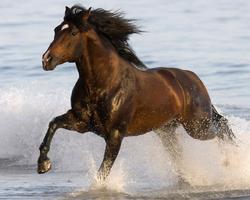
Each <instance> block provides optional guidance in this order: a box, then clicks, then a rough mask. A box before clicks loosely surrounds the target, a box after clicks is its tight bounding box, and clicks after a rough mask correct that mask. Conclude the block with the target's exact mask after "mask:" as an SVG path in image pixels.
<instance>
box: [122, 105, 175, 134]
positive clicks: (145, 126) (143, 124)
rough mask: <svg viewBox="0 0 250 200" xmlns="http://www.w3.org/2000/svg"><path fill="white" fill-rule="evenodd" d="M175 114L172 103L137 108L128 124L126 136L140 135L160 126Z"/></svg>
mask: <svg viewBox="0 0 250 200" xmlns="http://www.w3.org/2000/svg"><path fill="white" fill-rule="evenodd" d="M177 115H178V114H177V109H176V107H175V106H174V105H173V104H172V105H171V104H167V105H164V106H162V107H158V108H156V107H155V108H152V107H150V106H148V107H145V109H142V110H137V111H136V112H135V114H134V116H133V117H132V119H131V121H130V123H129V125H128V131H127V135H126V136H132V135H141V134H144V133H146V132H149V131H152V130H154V129H157V128H160V127H161V126H162V125H164V124H166V123H167V122H169V121H171V120H172V119H174V118H176V117H177Z"/></svg>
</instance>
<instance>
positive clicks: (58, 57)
mask: <svg viewBox="0 0 250 200" xmlns="http://www.w3.org/2000/svg"><path fill="white" fill-rule="evenodd" d="M90 10H91V8H89V9H88V10H83V9H82V8H77V7H72V8H68V7H66V10H65V17H64V21H63V22H62V23H61V24H60V25H58V26H57V27H56V28H55V29H54V31H55V36H54V40H53V41H52V42H51V44H50V46H49V48H48V49H47V51H46V52H45V53H44V54H43V57H42V63H43V69H44V70H53V69H55V67H56V66H57V65H60V64H63V63H65V62H76V61H77V60H78V59H79V58H80V56H81V47H82V43H83V42H82V38H83V36H84V34H86V32H87V31H88V29H89V27H90V26H89V24H88V18H89V15H90Z"/></svg>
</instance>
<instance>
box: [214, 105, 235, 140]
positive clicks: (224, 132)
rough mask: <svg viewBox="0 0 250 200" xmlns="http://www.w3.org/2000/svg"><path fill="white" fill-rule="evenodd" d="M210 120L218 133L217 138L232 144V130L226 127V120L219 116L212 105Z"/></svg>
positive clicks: (233, 136)
mask: <svg viewBox="0 0 250 200" xmlns="http://www.w3.org/2000/svg"><path fill="white" fill-rule="evenodd" d="M212 120H213V122H214V125H215V126H216V129H217V131H218V137H219V138H221V139H222V140H229V141H230V142H232V143H234V139H235V138H236V137H235V135H234V133H233V131H232V129H231V128H230V127H229V125H228V120H227V119H226V118H225V117H223V116H222V115H220V114H219V113H218V111H217V110H216V109H215V107H214V106H213V105H212Z"/></svg>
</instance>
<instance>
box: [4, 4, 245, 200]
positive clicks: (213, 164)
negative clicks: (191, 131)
mask: <svg viewBox="0 0 250 200" xmlns="http://www.w3.org/2000/svg"><path fill="white" fill-rule="evenodd" d="M74 3H79V2H77V1H69V0H54V1H53V3H52V1H49V0H43V1H38V0H25V1H24V0H12V1H9V0H8V1H7V0H1V2H0V10H1V13H0V16H1V17H0V30H1V31H0V58H1V59H0V72H1V73H0V113H1V114H0V199H36V200H37V199H77V200H80V199H122V200H124V199H241V200H243V199H250V149H249V146H250V90H249V87H250V83H249V80H250V53H249V52H250V45H249V44H250V23H249V21H250V2H249V1H244V0H238V1H228V0H210V1H205V0H189V1H186V0H179V1H171V0H166V1H165V0H156V1H154V3H153V2H152V1H147V0H144V1H143V0H137V1H136V2H135V1H128V0H124V1H121V0H119V1H118V0H117V1H115V0H110V1H106V0H102V1H101V0H96V1H89V0H86V1H84V2H80V3H82V4H83V5H84V6H86V7H88V6H92V7H93V8H99V7H101V8H105V9H113V10H117V9H120V10H122V11H124V12H125V13H126V16H127V17H129V18H136V19H138V21H137V23H138V24H139V25H140V26H141V28H142V30H144V31H145V32H144V33H143V34H141V35H134V36H132V37H131V45H132V46H133V47H134V50H135V51H136V52H137V54H138V56H139V57H140V58H141V59H142V60H143V61H144V62H145V63H146V64H147V65H148V66H149V67H150V68H153V67H157V66H168V67H179V68H183V69H189V70H192V71H194V72H196V73H197V74H198V75H199V76H200V77H201V79H202V80H203V81H204V83H205V85H206V86H207V88H208V91H209V93H210V95H211V99H212V101H213V103H214V104H215V105H216V107H217V108H218V110H220V112H221V113H223V114H224V115H225V116H226V117H227V118H228V119H229V122H230V125H231V127H232V129H233V131H234V132H235V134H236V137H237V138H238V147H237V148H235V147H232V146H223V147H222V146H221V145H220V144H219V143H218V141H216V140H213V141H205V142H204V141H197V140H194V139H192V138H190V137H189V136H188V135H187V134H186V133H185V131H184V130H183V129H182V128H179V129H178V130H177V134H178V137H179V139H180V143H181V145H182V147H183V149H184V153H183V160H182V162H181V166H180V168H181V170H180V172H181V177H182V179H183V180H185V182H186V183H180V182H179V178H178V177H179V175H177V174H176V173H175V170H174V167H173V164H172V163H171V162H170V159H169V155H168V153H167V152H165V150H164V147H163V146H162V145H161V142H160V140H159V139H158V138H157V136H156V135H155V134H154V133H148V134H145V135H143V136H138V137H130V138H126V139H125V140H124V142H123V144H122V148H121V152H120V154H119V157H118V159H117V160H116V163H115V165H114V168H113V169H112V172H111V175H110V177H109V179H108V181H107V183H105V184H102V183H98V181H96V177H95V176H96V171H97V169H98V167H99V165H100V163H101V160H102V156H103V152H104V147H105V146H104V141H103V140H102V139H101V138H99V137H97V136H95V135H94V134H92V133H86V134H85V135H80V134H75V133H72V132H69V131H66V130H59V131H58V134H56V136H55V137H54V140H53V144H52V147H51V151H50V154H49V156H50V158H51V160H52V162H53V169H52V171H51V172H49V173H47V174H44V175H38V174H36V161H37V158H38V155H39V151H38V147H39V145H40V143H41V141H42V139H43V136H44V134H45V131H46V129H47V125H48V122H49V121H50V120H51V119H52V118H53V117H55V116H57V115H60V114H62V113H64V112H65V111H66V110H68V109H69V108H70V94H71V90H72V88H73V85H74V82H75V81H76V79H77V72H76V69H75V66H74V65H73V64H68V63H67V64H64V65H62V66H58V67H57V69H56V70H55V71H53V72H45V71H43V70H42V67H41V55H42V53H43V52H44V51H45V50H46V48H47V47H48V45H49V43H50V42H51V40H52V38H53V29H54V27H55V26H56V25H58V24H59V23H60V22H61V21H62V18H63V14H64V7H65V6H66V5H67V6H72V5H73V4H74Z"/></svg>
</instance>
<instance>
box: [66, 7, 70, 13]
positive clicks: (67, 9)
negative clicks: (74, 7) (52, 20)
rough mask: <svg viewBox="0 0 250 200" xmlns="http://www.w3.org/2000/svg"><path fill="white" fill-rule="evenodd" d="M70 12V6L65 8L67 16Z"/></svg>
mask: <svg viewBox="0 0 250 200" xmlns="http://www.w3.org/2000/svg"><path fill="white" fill-rule="evenodd" d="M69 11H70V8H69V7H68V6H65V15H66V14H67V13H68V12H69Z"/></svg>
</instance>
